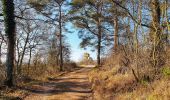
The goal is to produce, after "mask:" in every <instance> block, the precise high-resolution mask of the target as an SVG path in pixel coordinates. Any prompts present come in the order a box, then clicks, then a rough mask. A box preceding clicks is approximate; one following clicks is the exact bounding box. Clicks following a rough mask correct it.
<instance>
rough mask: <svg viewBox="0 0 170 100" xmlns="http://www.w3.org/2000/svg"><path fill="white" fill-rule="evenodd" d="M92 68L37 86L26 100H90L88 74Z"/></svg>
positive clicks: (79, 70)
mask: <svg viewBox="0 0 170 100" xmlns="http://www.w3.org/2000/svg"><path fill="white" fill-rule="evenodd" d="M91 69H92V68H91V67H84V68H79V69H78V70H75V71H73V72H70V73H67V74H65V75H62V76H59V77H57V78H53V79H50V80H49V81H47V82H44V83H40V84H35V85H33V87H38V88H36V89H28V90H29V91H30V92H31V94H30V95H29V96H27V97H25V99H24V100H89V99H90V95H91V86H90V83H89V82H88V76H87V74H88V72H89V71H90V70H91Z"/></svg>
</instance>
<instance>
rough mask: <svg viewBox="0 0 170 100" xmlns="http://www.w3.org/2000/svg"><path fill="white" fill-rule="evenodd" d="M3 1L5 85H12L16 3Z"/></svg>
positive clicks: (11, 0) (8, 0)
mask: <svg viewBox="0 0 170 100" xmlns="http://www.w3.org/2000/svg"><path fill="white" fill-rule="evenodd" d="M2 3H3V16H4V23H5V33H6V35H7V44H8V49H7V59H6V68H7V77H6V80H5V85H7V86H8V87H12V86H13V85H14V83H13V68H14V61H15V56H14V54H15V36H16V34H15V19H14V3H13V0H2Z"/></svg>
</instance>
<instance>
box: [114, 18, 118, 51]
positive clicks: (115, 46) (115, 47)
mask: <svg viewBox="0 0 170 100" xmlns="http://www.w3.org/2000/svg"><path fill="white" fill-rule="evenodd" d="M114 30H115V31H114V50H115V51H117V48H118V44H119V40H118V17H117V16H115V18H114Z"/></svg>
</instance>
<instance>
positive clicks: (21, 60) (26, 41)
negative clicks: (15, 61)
mask: <svg viewBox="0 0 170 100" xmlns="http://www.w3.org/2000/svg"><path fill="white" fill-rule="evenodd" d="M28 40H29V33H27V37H26V40H25V44H24V48H23V51H22V54H21V59H20V62H19V68H20V69H21V66H22V62H23V58H24V55H25V50H26V46H27V44H28ZM18 74H21V70H20V72H19V73H18Z"/></svg>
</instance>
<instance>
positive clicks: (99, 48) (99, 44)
mask: <svg viewBox="0 0 170 100" xmlns="http://www.w3.org/2000/svg"><path fill="white" fill-rule="evenodd" d="M100 24H101V22H100V18H99V19H98V22H97V28H98V43H97V67H99V66H100V65H101V61H100V55H101V25H100Z"/></svg>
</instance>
